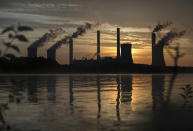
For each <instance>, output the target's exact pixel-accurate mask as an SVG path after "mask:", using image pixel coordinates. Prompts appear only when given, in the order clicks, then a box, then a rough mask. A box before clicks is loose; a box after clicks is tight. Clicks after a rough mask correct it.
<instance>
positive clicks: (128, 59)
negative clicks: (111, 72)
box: [121, 44, 133, 64]
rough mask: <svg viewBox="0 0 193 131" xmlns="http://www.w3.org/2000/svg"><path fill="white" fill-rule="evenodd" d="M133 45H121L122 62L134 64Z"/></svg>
mask: <svg viewBox="0 0 193 131" xmlns="http://www.w3.org/2000/svg"><path fill="white" fill-rule="evenodd" d="M131 47H132V45H131V44H122V45H121V60H122V62H124V63H128V64H133V58H132V52H131Z"/></svg>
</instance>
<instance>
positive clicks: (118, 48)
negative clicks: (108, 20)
mask: <svg viewBox="0 0 193 131" xmlns="http://www.w3.org/2000/svg"><path fill="white" fill-rule="evenodd" d="M119 58H120V28H117V59H119Z"/></svg>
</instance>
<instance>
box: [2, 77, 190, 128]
mask: <svg viewBox="0 0 193 131" xmlns="http://www.w3.org/2000/svg"><path fill="white" fill-rule="evenodd" d="M169 78H170V77H169V76H168V77H167V75H166V76H165V75H144V74H143V75H139V74H129V75H128V74H124V75H122V74H114V75H103V74H97V75H95V74H93V75H78V74H70V75H49V76H47V75H46V76H45V75H43V76H35V75H33V76H27V77H26V76H25V77H18V76H12V77H7V78H6V77H5V82H1V80H0V98H1V99H0V101H2V100H3V99H4V100H3V101H8V102H9V97H8V96H10V97H13V98H16V96H17V97H18V98H22V99H24V100H27V102H28V104H26V103H25V102H23V101H21V103H20V104H21V106H18V105H17V104H15V103H16V100H15V99H13V102H10V103H8V104H9V107H10V108H11V109H10V110H9V111H7V114H8V117H7V116H6V117H5V121H6V122H7V121H8V122H9V123H10V125H17V124H18V123H27V124H29V123H32V125H33V126H34V125H35V126H37V128H40V129H42V128H43V130H46V129H48V127H49V128H51V127H53V128H56V129H55V130H59V131H60V130H61V131H62V130H64V129H65V128H66V127H68V130H76V129H78V128H75V127H78V126H79V127H82V126H83V125H82V124H84V127H86V128H87V125H89V127H91V126H93V129H94V128H95V127H96V126H97V129H98V130H100V129H101V128H103V127H107V128H104V130H106V129H107V130H111V129H112V128H113V129H112V130H114V129H115V130H119V129H120V130H122V129H125V128H124V127H123V126H125V124H126V125H127V124H135V123H134V122H133V121H137V122H138V121H142V120H141V119H143V118H144V119H145V117H143V114H145V112H146V111H152V110H154V111H155V110H158V109H159V107H160V105H161V104H162V102H163V100H164V88H165V87H164V85H168V83H169V80H170V79H169ZM188 78H190V77H188ZM11 79H13V80H14V81H13V83H14V84H10V83H11V82H9V83H8V82H6V81H10V80H11ZM178 79H181V80H178V82H183V81H184V79H185V80H186V83H190V84H193V82H192V81H191V79H186V78H184V76H183V77H180V76H179V78H178ZM21 81H25V82H24V83H22V82H21ZM191 82H192V83H191ZM25 83H26V85H25V87H26V88H25V89H23V88H20V87H22V86H20V85H23V84H25ZM165 83H166V84H165ZM183 84H184V83H181V84H179V83H177V84H176V85H175V86H177V87H181V86H182V85H183ZM5 85H7V87H6V88H5V87H3V86H5ZM12 85H18V86H15V87H14V88H13V87H12ZM151 87H152V88H151ZM175 89H176V88H175ZM175 89H174V90H175ZM22 92H23V93H22ZM10 94H12V96H11V95H10ZM19 94H21V95H22V96H20V95H19ZM176 94H179V92H178V93H176ZM45 95H46V96H45ZM5 98H7V99H5ZM42 101H43V102H42ZM49 102H50V103H49ZM33 103H38V104H33ZM19 111H20V112H19ZM18 112H19V113H18ZM9 114H11V115H9ZM18 116H19V117H18ZM2 119H3V118H1V116H0V124H1V123H3V122H2V121H1V120H2ZM12 119H13V120H12ZM26 120H28V121H27V122H26ZM38 120H39V121H38ZM18 121H19V122H18ZM92 124H93V125H92ZM85 125H86V126H85ZM33 126H32V127H33ZM131 126H132V125H131ZM20 127H23V126H22V124H20ZM63 127H64V128H63ZM111 127H112V128H111ZM128 127H129V126H128ZM88 129H89V128H88ZM49 130H54V129H49ZM101 130H102V129H101ZM126 130H127V129H126Z"/></svg>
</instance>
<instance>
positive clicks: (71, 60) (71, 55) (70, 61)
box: [69, 39, 73, 65]
mask: <svg viewBox="0 0 193 131" xmlns="http://www.w3.org/2000/svg"><path fill="white" fill-rule="evenodd" d="M69 53H70V54H69V64H70V65H72V64H73V39H70V42H69Z"/></svg>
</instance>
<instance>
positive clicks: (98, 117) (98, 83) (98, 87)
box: [97, 75, 101, 119]
mask: <svg viewBox="0 0 193 131" xmlns="http://www.w3.org/2000/svg"><path fill="white" fill-rule="evenodd" d="M97 101H98V102H97V103H98V104H97V105H98V113H97V119H100V117H101V83H100V76H99V75H97Z"/></svg>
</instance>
